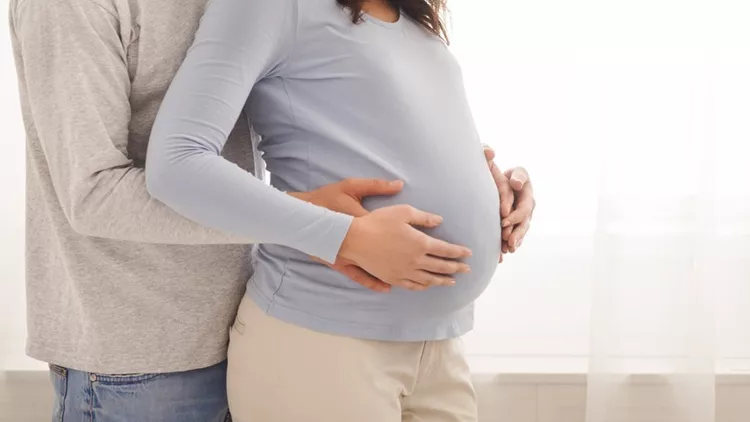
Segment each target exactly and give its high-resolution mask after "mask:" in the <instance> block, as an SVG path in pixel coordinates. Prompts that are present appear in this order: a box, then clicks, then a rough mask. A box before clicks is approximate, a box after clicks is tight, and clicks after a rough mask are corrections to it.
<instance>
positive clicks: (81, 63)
mask: <svg viewBox="0 0 750 422" xmlns="http://www.w3.org/2000/svg"><path fill="white" fill-rule="evenodd" d="M12 4H16V2H14V3H12ZM17 4H18V5H17V6H16V7H15V8H13V9H12V10H11V16H10V17H11V22H10V24H11V33H12V34H11V36H12V38H13V41H14V44H15V45H16V46H17V47H18V48H17V49H16V57H15V58H16V68H17V71H18V73H19V75H21V76H23V77H22V78H20V80H21V81H24V82H23V84H22V85H21V86H19V89H20V90H21V91H22V92H23V93H25V94H26V95H25V97H26V100H25V101H24V102H23V103H22V104H21V105H22V107H23V108H24V109H25V110H24V111H25V113H24V115H26V116H32V117H33V118H32V120H30V121H27V122H25V123H26V128H27V130H28V131H34V132H35V134H36V135H37V136H38V137H39V140H40V142H41V145H42V147H43V152H44V156H45V157H46V160H47V164H48V166H49V172H50V176H51V179H52V183H53V185H54V189H55V194H56V198H55V200H57V201H58V202H59V203H60V206H61V207H62V210H63V213H64V214H65V217H66V219H67V220H68V223H69V224H70V226H71V227H72V229H73V230H75V231H76V232H77V233H79V234H82V235H86V236H95V237H103V238H109V239H116V240H127V241H134V242H149V243H176V244H211V243H250V242H251V240H250V239H248V238H243V237H240V236H234V235H230V234H227V233H225V232H221V231H218V230H216V229H209V228H206V227H204V226H201V225H199V224H196V223H195V222H193V221H190V220H188V219H187V218H184V217H182V216H181V215H179V214H177V213H176V212H174V211H173V210H172V209H170V208H168V207H167V206H165V205H164V204H162V203H160V202H159V201H157V200H155V199H154V198H152V197H151V195H149V194H148V191H147V190H146V178H145V172H144V170H143V169H142V168H139V167H136V166H135V165H134V164H133V161H132V160H130V159H129V158H128V157H127V152H126V151H127V142H128V124H129V121H130V103H129V99H128V92H129V90H130V79H129V76H128V70H127V63H126V62H125V56H126V54H125V49H124V46H123V44H122V41H121V37H120V29H121V27H122V24H121V22H119V19H118V17H117V15H116V13H115V12H114V11H113V10H110V9H107V8H105V7H104V6H102V5H100V4H98V3H94V2H93V1H91V0H81V1H45V0H23V1H20V2H18V3H17ZM23 97H24V96H22V98H23Z"/></svg>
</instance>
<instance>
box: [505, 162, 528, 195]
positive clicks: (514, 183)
mask: <svg viewBox="0 0 750 422" xmlns="http://www.w3.org/2000/svg"><path fill="white" fill-rule="evenodd" d="M505 176H506V177H507V178H508V179H509V180H510V185H511V187H513V189H514V190H517V191H518V190H521V189H523V187H524V186H525V185H526V184H527V183H529V173H528V172H527V171H526V169H525V168H523V167H515V168H512V169H509V170H506V171H505Z"/></svg>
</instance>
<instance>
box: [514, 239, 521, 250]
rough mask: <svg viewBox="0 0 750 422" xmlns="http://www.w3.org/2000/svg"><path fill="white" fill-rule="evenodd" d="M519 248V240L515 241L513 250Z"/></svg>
mask: <svg viewBox="0 0 750 422" xmlns="http://www.w3.org/2000/svg"><path fill="white" fill-rule="evenodd" d="M519 246H521V239H518V240H516V242H515V243H514V244H513V249H518V247H519Z"/></svg>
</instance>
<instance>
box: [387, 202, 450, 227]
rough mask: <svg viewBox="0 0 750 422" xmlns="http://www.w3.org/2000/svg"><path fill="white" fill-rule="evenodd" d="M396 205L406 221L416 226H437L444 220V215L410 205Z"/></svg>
mask: <svg viewBox="0 0 750 422" xmlns="http://www.w3.org/2000/svg"><path fill="white" fill-rule="evenodd" d="M396 207H397V208H399V210H400V212H401V213H402V214H403V218H404V221H405V222H406V223H409V224H412V225H415V226H422V227H437V226H439V225H440V223H442V222H443V217H441V216H439V215H437V214H432V213H429V212H425V211H422V210H418V209H416V208H414V207H412V206H409V205H396Z"/></svg>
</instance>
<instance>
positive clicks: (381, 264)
mask: <svg viewBox="0 0 750 422" xmlns="http://www.w3.org/2000/svg"><path fill="white" fill-rule="evenodd" d="M442 221H443V219H442V218H441V217H440V216H437V215H434V214H430V213H427V212H424V211H420V210H418V209H416V208H414V207H412V206H409V205H395V206H392V207H385V208H380V209H377V210H375V211H373V212H371V213H370V214H367V215H365V216H362V217H356V218H355V219H354V222H353V223H352V225H351V227H350V228H349V232H348V233H347V235H346V238H345V239H344V243H343V244H342V245H341V251H340V252H339V255H340V256H341V257H342V258H344V259H347V260H350V261H352V262H356V263H357V264H358V265H359V266H360V267H361V268H362V269H364V270H366V271H367V272H369V273H370V274H372V275H373V276H375V277H377V278H379V279H380V280H382V281H384V282H385V283H388V284H390V285H393V286H399V287H403V288H405V289H409V290H425V289H427V288H429V287H432V286H451V285H453V284H455V280H454V279H453V278H452V277H451V275H452V274H455V273H465V272H469V271H470V268H469V266H468V265H466V264H464V263H461V262H458V261H456V259H459V258H466V257H469V256H471V251H470V250H469V249H468V248H465V247H463V246H459V245H453V244H450V243H448V242H445V241H442V240H438V239H435V238H434V237H430V236H428V235H426V234H424V233H422V232H421V231H419V230H417V229H415V228H414V227H413V226H421V227H428V228H431V227H437V226H439V225H440V223H442Z"/></svg>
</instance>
